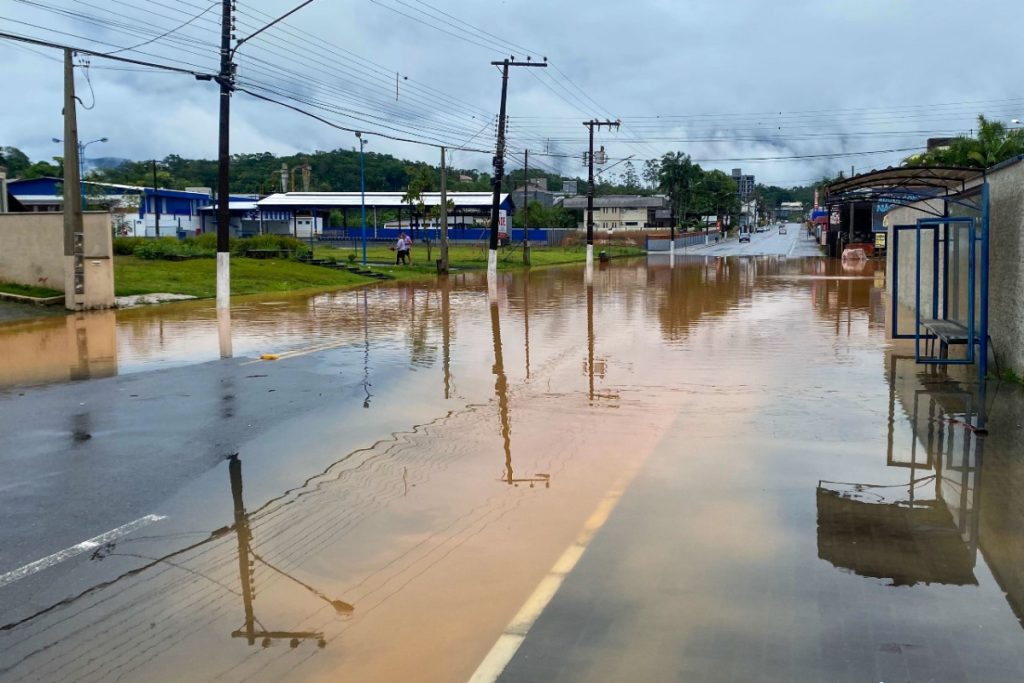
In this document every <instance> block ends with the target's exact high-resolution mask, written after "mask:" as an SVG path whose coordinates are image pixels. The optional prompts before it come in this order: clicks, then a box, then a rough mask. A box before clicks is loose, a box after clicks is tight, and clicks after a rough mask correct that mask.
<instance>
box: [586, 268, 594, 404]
mask: <svg viewBox="0 0 1024 683" xmlns="http://www.w3.org/2000/svg"><path fill="white" fill-rule="evenodd" d="M587 382H588V385H589V393H588V396H589V398H590V402H591V403H593V402H594V285H592V284H588V285H587Z"/></svg>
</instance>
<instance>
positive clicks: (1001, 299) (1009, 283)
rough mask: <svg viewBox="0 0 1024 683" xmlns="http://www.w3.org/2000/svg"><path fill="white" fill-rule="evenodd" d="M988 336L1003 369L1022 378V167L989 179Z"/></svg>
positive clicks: (1005, 171)
mask: <svg viewBox="0 0 1024 683" xmlns="http://www.w3.org/2000/svg"><path fill="white" fill-rule="evenodd" d="M989 191H990V206H989V224H990V227H991V231H990V237H989V244H990V247H989V263H990V266H989V267H990V274H989V333H990V334H991V335H992V344H993V345H994V346H995V351H996V353H997V354H998V358H999V363H1000V364H1001V365H1002V366H1003V367H1007V366H1008V367H1011V368H1013V369H1014V371H1015V372H1016V373H1017V374H1018V375H1022V376H1024V343H1021V340H1022V339H1024V163H1017V164H1014V165H1012V166H1009V167H1007V168H1004V169H1001V170H999V171H996V172H994V173H992V174H991V175H990V176H989Z"/></svg>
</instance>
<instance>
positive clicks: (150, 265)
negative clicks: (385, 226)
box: [114, 256, 375, 298]
mask: <svg viewBox="0 0 1024 683" xmlns="http://www.w3.org/2000/svg"><path fill="white" fill-rule="evenodd" d="M216 276H217V261H216V260H215V259H192V260H189V261H161V260H151V261H147V260H142V259H138V258H135V257H134V256H116V257H115V258H114V290H115V291H114V293H115V294H116V295H117V296H127V295H130V294H152V293H154V292H172V293H174V294H190V295H192V296H197V297H200V298H207V297H213V296H216V294H217V283H216ZM369 282H375V280H372V279H370V278H366V277H361V276H359V275H353V274H352V273H349V272H346V271H337V270H331V269H330V268H323V267H320V266H309V265H306V264H304V263H297V262H295V261H287V260H271V259H267V260H257V259H248V258H232V259H231V293H232V294H234V295H241V294H258V293H261V292H295V291H299V290H303V289H309V290H312V289H320V290H327V289H340V288H344V287H355V286H359V285H363V284H367V283H369Z"/></svg>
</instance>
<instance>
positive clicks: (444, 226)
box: [437, 147, 448, 273]
mask: <svg viewBox="0 0 1024 683" xmlns="http://www.w3.org/2000/svg"><path fill="white" fill-rule="evenodd" d="M445 151H446V150H445V148H444V147H442V148H441V264H440V265H439V266H438V269H437V270H438V272H440V273H447V272H448V169H447V168H446V167H445V158H444V155H445Z"/></svg>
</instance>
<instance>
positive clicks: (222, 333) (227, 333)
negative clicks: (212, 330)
mask: <svg viewBox="0 0 1024 683" xmlns="http://www.w3.org/2000/svg"><path fill="white" fill-rule="evenodd" d="M217 341H218V342H219V344H220V357H221V358H231V356H232V348H231V309H230V308H228V307H227V306H225V307H222V308H218V309H217Z"/></svg>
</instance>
